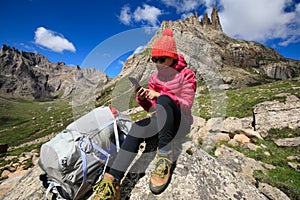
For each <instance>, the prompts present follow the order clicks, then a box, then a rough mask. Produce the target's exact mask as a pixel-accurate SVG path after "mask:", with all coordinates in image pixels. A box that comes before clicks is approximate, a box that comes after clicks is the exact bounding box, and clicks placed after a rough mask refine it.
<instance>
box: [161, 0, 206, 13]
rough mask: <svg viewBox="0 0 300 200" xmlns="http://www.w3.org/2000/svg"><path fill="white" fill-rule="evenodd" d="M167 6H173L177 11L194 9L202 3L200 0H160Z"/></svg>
mask: <svg viewBox="0 0 300 200" xmlns="http://www.w3.org/2000/svg"><path fill="white" fill-rule="evenodd" d="M162 2H163V3H164V4H165V5H166V6H169V7H174V8H175V9H176V11H177V13H183V12H189V11H195V10H197V8H198V7H199V6H200V5H201V4H203V1H202V0H162Z"/></svg>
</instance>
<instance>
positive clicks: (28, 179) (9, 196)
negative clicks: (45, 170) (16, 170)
mask: <svg viewBox="0 0 300 200" xmlns="http://www.w3.org/2000/svg"><path fill="white" fill-rule="evenodd" d="M41 173H42V170H41V169H40V167H39V166H35V167H34V168H32V169H30V170H29V171H28V173H27V174H25V175H24V176H21V177H15V178H13V179H7V180H6V181H5V182H3V183H2V184H1V185H0V191H1V193H0V195H1V194H2V195H1V196H0V199H2V200H14V199H30V200H31V199H32V200H40V199H45V197H46V196H45V189H44V187H43V186H42V184H41V181H40V180H39V175H40V174H41ZM16 185H17V187H15V186H16Z"/></svg>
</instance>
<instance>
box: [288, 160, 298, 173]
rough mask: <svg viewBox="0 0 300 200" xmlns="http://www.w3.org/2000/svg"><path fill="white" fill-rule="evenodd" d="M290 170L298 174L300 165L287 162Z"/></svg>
mask: <svg viewBox="0 0 300 200" xmlns="http://www.w3.org/2000/svg"><path fill="white" fill-rule="evenodd" d="M288 165H289V166H290V167H291V168H294V169H295V170H296V171H297V172H300V164H299V163H296V162H288Z"/></svg>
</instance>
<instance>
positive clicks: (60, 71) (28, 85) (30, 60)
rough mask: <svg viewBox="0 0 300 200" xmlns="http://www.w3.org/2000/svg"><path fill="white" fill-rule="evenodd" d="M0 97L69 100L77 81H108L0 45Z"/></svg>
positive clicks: (92, 71)
mask: <svg viewBox="0 0 300 200" xmlns="http://www.w3.org/2000/svg"><path fill="white" fill-rule="evenodd" d="M0 77H1V79H0V95H1V96H6V97H7V96H11V97H25V98H34V99H41V98H57V97H62V98H64V97H68V96H70V94H71V93H72V91H73V90H74V88H75V85H76V81H77V80H78V79H79V78H80V79H81V80H82V79H84V80H85V81H86V82H90V83H91V84H93V85H97V84H98V83H99V82H100V83H101V85H100V87H101V86H102V85H103V84H105V83H107V82H108V77H107V75H105V74H104V73H102V72H101V71H99V70H96V69H93V68H83V69H81V68H80V67H79V66H76V67H70V66H66V65H65V63H64V62H57V63H51V62H50V61H49V60H48V59H47V58H46V57H44V56H42V55H40V54H38V53H30V52H23V51H19V50H17V49H15V48H12V47H9V46H6V45H4V44H3V45H2V48H1V51H0Z"/></svg>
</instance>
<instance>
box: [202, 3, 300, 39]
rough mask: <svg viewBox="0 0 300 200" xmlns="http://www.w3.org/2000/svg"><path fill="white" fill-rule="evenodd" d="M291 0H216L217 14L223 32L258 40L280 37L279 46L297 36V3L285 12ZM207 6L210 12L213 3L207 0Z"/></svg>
mask: <svg viewBox="0 0 300 200" xmlns="http://www.w3.org/2000/svg"><path fill="white" fill-rule="evenodd" d="M291 3H292V1H291V0H251V1H240V0H219V4H220V5H219V6H220V7H221V10H220V11H219V16H220V20H221V24H222V27H223V30H224V32H225V33H227V34H228V35H230V36H232V37H235V38H241V39H245V40H254V41H259V42H266V41H268V40H273V39H281V40H283V41H282V42H281V43H280V45H288V44H289V43H291V42H295V41H299V37H300V4H298V5H297V6H296V7H295V8H294V9H291V10H289V11H287V9H286V8H287V6H291ZM206 6H208V9H207V12H208V13H210V12H211V9H212V6H214V5H213V2H212V1H211V0H206ZM290 8H291V7H290Z"/></svg>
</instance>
